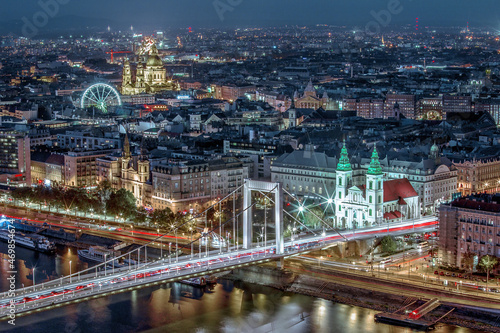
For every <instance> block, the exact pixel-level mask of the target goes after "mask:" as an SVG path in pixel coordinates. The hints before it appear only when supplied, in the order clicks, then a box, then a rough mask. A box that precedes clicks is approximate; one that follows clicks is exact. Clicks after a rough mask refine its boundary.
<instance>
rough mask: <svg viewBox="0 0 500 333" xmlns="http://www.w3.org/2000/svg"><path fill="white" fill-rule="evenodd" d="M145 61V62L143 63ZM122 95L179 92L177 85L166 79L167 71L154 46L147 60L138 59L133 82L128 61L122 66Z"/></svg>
mask: <svg viewBox="0 0 500 333" xmlns="http://www.w3.org/2000/svg"><path fill="white" fill-rule="evenodd" d="M144 60H145V62H144ZM121 90H122V91H121V92H122V95H138V94H142V93H157V92H160V91H165V90H170V91H179V90H180V86H179V83H178V82H177V81H175V80H173V79H172V78H169V77H167V70H166V69H165V67H164V66H163V61H162V60H161V58H160V56H159V55H158V49H157V48H156V45H153V46H152V47H151V49H150V51H149V55H148V56H147V59H140V61H139V62H138V63H137V66H136V71H135V80H134V73H133V70H132V67H131V65H130V61H129V60H128V59H127V60H126V61H125V63H124V64H123V75H122V89H121Z"/></svg>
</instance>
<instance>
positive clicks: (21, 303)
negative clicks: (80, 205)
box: [0, 217, 438, 320]
mask: <svg viewBox="0 0 500 333" xmlns="http://www.w3.org/2000/svg"><path fill="white" fill-rule="evenodd" d="M437 223H438V222H437V221H436V218H435V217H426V218H421V219H418V220H415V221H406V222H401V223H395V224H391V225H390V227H389V228H388V227H387V225H382V226H375V227H370V228H364V229H358V230H355V231H352V230H349V231H344V232H343V235H344V237H346V238H347V239H348V240H358V239H365V238H371V237H373V236H374V235H378V234H380V235H383V234H386V233H387V232H390V233H391V235H392V234H399V233H408V232H410V231H411V230H412V229H413V228H415V230H417V229H418V231H419V232H424V231H427V230H434V229H435V227H436V225H437ZM342 241H345V239H344V238H343V237H342V236H340V235H338V234H333V233H327V234H324V235H314V236H304V237H301V238H300V237H299V238H298V239H295V240H294V241H286V242H285V244H284V248H285V251H284V253H283V254H276V253H275V246H274V245H268V246H265V247H256V248H252V249H241V248H240V249H238V250H237V249H236V248H235V247H232V248H230V249H229V251H228V250H227V249H226V248H225V249H222V253H221V250H215V251H211V252H209V253H208V255H207V254H206V253H204V252H203V251H202V252H201V253H196V254H193V256H191V255H182V256H180V257H179V258H178V261H177V260H175V259H176V258H175V257H174V255H175V254H174V255H172V257H171V258H163V259H160V260H156V261H151V262H148V263H140V264H139V265H138V266H136V265H133V264H129V266H126V267H121V268H114V269H113V268H107V269H106V270H105V271H104V270H101V271H99V272H96V270H95V269H94V272H92V270H93V268H90V269H88V270H87V271H89V272H88V273H86V274H85V275H83V274H81V272H80V273H74V274H72V275H71V277H69V276H65V277H61V278H58V279H55V280H51V281H48V282H44V283H41V284H37V285H36V286H30V287H26V288H23V289H18V290H15V291H14V295H9V292H4V293H3V295H2V298H1V299H0V320H6V319H9V317H8V315H9V313H10V311H11V309H12V308H14V312H15V313H16V315H20V314H30V313H33V312H35V311H40V310H42V309H50V308H53V307H54V306H58V305H65V304H69V303H71V302H76V301H84V300H87V299H90V298H96V297H100V296H105V295H107V294H110V293H116V292H124V291H128V290H131V289H132V288H136V287H139V286H149V285H152V284H157V283H164V282H173V281H178V280H184V279H189V278H192V277H196V276H204V275H208V274H212V273H217V272H222V271H227V270H231V269H235V268H238V267H243V266H248V265H255V264H259V263H263V262H267V261H275V260H280V259H281V258H285V257H290V256H294V255H297V254H301V253H304V252H309V251H312V250H317V249H322V248H326V247H329V246H331V245H334V244H335V243H337V242H342ZM268 243H269V242H268ZM124 258H125V259H126V255H125V256H124ZM129 267H130V268H129ZM70 279H71V281H70Z"/></svg>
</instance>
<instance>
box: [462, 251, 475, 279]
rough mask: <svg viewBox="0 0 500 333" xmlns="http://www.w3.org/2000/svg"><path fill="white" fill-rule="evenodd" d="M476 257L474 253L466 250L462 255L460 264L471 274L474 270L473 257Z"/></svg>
mask: <svg viewBox="0 0 500 333" xmlns="http://www.w3.org/2000/svg"><path fill="white" fill-rule="evenodd" d="M475 257H476V254H475V253H473V252H471V251H469V250H467V252H465V253H464V256H463V257H462V266H463V267H465V269H468V270H469V271H470V273H471V274H472V271H473V270H474V258H475Z"/></svg>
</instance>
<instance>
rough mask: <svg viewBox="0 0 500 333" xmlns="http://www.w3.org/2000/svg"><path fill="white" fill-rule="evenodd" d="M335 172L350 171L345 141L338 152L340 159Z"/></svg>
mask: <svg viewBox="0 0 500 333" xmlns="http://www.w3.org/2000/svg"><path fill="white" fill-rule="evenodd" d="M337 171H352V167H351V163H350V162H349V156H348V155H347V148H346V147H345V141H344V146H343V147H342V150H341V151H340V159H339V163H338V164H337Z"/></svg>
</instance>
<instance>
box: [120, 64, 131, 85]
mask: <svg viewBox="0 0 500 333" xmlns="http://www.w3.org/2000/svg"><path fill="white" fill-rule="evenodd" d="M131 83H132V70H131V69H130V61H129V60H128V59H127V60H125V63H124V64H123V81H122V86H126V85H127V84H131Z"/></svg>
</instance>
